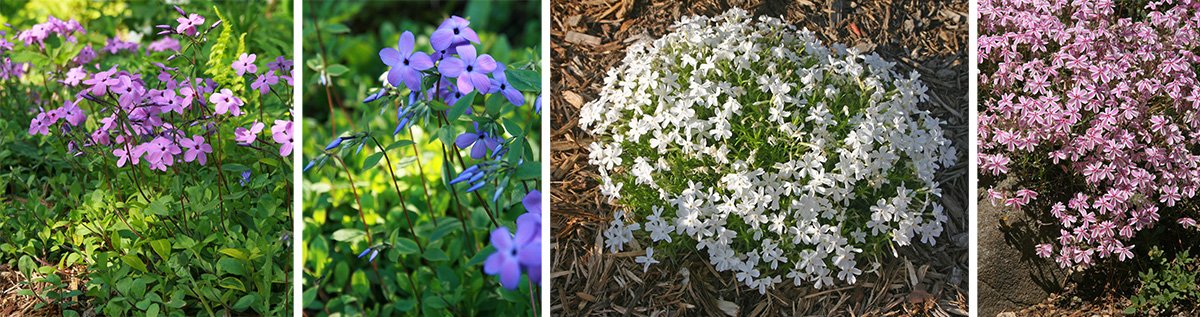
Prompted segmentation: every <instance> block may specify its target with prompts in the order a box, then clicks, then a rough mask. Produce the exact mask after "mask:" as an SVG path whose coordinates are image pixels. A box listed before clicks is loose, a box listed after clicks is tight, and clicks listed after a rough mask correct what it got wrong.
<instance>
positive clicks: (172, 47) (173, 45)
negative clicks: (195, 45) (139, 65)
mask: <svg viewBox="0 0 1200 317" xmlns="http://www.w3.org/2000/svg"><path fill="white" fill-rule="evenodd" d="M180 49H181V47H180V45H179V40H176V39H175V38H173V37H164V38H161V39H158V40H157V41H154V42H150V45H147V46H146V53H147V54H149V53H153V52H163V51H176V52H178V51H179V50H180Z"/></svg>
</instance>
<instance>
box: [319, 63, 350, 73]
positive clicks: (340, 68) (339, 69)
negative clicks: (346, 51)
mask: <svg viewBox="0 0 1200 317" xmlns="http://www.w3.org/2000/svg"><path fill="white" fill-rule="evenodd" d="M349 70H350V69H349V68H346V66H344V65H342V64H333V65H329V67H326V68H325V72H327V73H329V75H330V76H341V75H342V74H345V73H346V72H347V71H349Z"/></svg>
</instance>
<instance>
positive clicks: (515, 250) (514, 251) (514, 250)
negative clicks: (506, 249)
mask: <svg viewBox="0 0 1200 317" xmlns="http://www.w3.org/2000/svg"><path fill="white" fill-rule="evenodd" d="M511 253H512V256H513V257H514V258H515V257H517V249H513V250H512V252H511Z"/></svg>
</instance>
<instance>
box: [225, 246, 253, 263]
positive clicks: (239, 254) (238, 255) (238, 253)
mask: <svg viewBox="0 0 1200 317" xmlns="http://www.w3.org/2000/svg"><path fill="white" fill-rule="evenodd" d="M220 252H221V253H224V254H225V255H228V256H231V257H233V258H235V259H238V260H242V261H250V255H248V254H246V252H245V251H242V250H239V249H232V248H230V249H222V250H221V251H220Z"/></svg>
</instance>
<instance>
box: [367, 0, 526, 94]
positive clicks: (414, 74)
mask: <svg viewBox="0 0 1200 317" xmlns="http://www.w3.org/2000/svg"><path fill="white" fill-rule="evenodd" d="M470 24H471V22H470V21H467V19H463V18H461V17H458V16H452V17H450V18H449V19H446V20H445V21H443V22H442V24H441V25H440V26H438V28H437V30H435V31H434V32H433V34H431V35H430V37H429V41H430V44H432V46H433V49H434V50H435V52H434V53H433V54H427V53H425V52H421V51H416V50H415V45H416V39H415V38H414V37H413V34H412V32H410V31H404V33H403V34H401V35H400V40H399V41H398V42H397V45H398V48H399V49H398V50H397V49H395V48H391V47H388V48H384V49H382V50H380V51H379V58H380V60H382V61H383V63H384V64H386V65H387V66H389V67H391V68H390V69H389V70H388V73H387V77H386V79H387V83H388V84H389V85H391V86H393V87H397V88H400V87H405V88H408V90H409V91H413V92H416V91H420V90H421V88H422V87H421V82H422V79H424V77H425V76H427V74H425V73H424V72H425V71H427V70H430V69H436V70H437V72H438V73H439V74H438V76H440V78H438V81H437V82H436V83H437V84H435V85H434V87H430V88H429V89H428V90H426V91H425V92H423V93H422V95H423V96H426V97H429V98H432V97H435V96H436V97H437V98H438V99H440V100H443V101H445V102H446V104H453V103H454V101H457V100H458V98H461V97H462V96H464V95H466V94H469V93H471V92H473V91H479V93H480V94H492V93H497V92H499V93H501V94H503V95H504V96H505V98H507V99H508V100H509V101H510V102H512V104H514V105H516V106H523V105H525V96H524V95H523V94H521V93H520V91H517V90H516V89H512V88H511V85H509V84H508V79H507V78H506V77H505V75H504V71H505V69H506V68H505V67H504V65H503V64H500V63H499V62H496V59H495V58H492V56H491V55H488V54H480V53H479V52H478V51H477V50H476V48H475V45H474V44H479V35H478V34H476V33H475V30H472V29H471V28H470ZM488 75H491V77H490V78H489V77H488ZM449 79H455V81H454V82H453V84H451V82H450V81H449ZM401 85H403V86H401ZM468 111H469V110H468Z"/></svg>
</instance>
